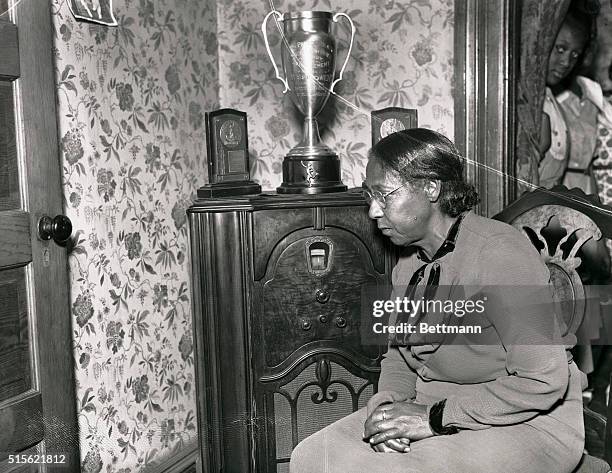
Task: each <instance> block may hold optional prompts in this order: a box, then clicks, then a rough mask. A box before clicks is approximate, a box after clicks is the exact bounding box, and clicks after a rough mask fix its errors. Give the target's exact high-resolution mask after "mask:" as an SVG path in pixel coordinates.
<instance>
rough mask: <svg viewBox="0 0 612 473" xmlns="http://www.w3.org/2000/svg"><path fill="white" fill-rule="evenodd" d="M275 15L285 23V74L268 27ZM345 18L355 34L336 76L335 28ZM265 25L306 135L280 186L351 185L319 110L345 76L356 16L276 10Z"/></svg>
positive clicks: (329, 188) (326, 188)
mask: <svg viewBox="0 0 612 473" xmlns="http://www.w3.org/2000/svg"><path fill="white" fill-rule="evenodd" d="M271 17H274V18H275V20H276V22H277V23H278V24H279V26H280V25H281V24H282V40H281V41H280V50H281V62H282V68H283V71H284V77H282V76H281V75H280V72H279V69H278V67H277V65H276V60H275V59H274V57H273V55H272V51H271V50H270V44H269V42H268V36H267V30H266V27H267V23H268V20H269V19H270V18H271ZM340 18H343V19H345V20H346V21H348V23H349V24H350V26H351V40H350V44H349V47H348V51H347V54H346V58H345V59H344V62H343V64H342V67H341V68H340V72H339V74H338V76H337V78H335V79H334V77H336V40H335V38H334V36H333V34H332V31H331V29H332V25H333V24H334V23H337V22H338V20H339V19H340ZM261 29H262V32H263V35H264V43H265V45H266V50H267V52H268V55H269V57H270V60H271V61H272V65H273V67H274V71H275V73H276V78H277V79H279V80H280V81H281V82H282V83H283V85H284V86H285V90H283V93H285V92H288V93H289V97H290V98H291V101H292V102H293V104H294V105H295V106H296V108H297V109H298V110H299V111H300V113H301V114H302V115H303V116H304V124H303V127H302V139H301V141H300V142H299V143H298V144H297V145H296V146H294V147H293V148H292V149H291V150H290V151H289V153H288V154H287V155H286V156H285V159H284V161H283V184H282V185H281V186H280V187H279V188H278V189H277V190H278V192H279V193H307V194H314V193H319V192H338V191H344V190H346V186H345V185H344V184H342V181H341V179H340V161H339V159H338V155H337V154H336V153H334V151H332V150H331V149H330V148H329V147H328V146H326V145H325V144H324V143H323V142H322V141H321V137H320V135H319V125H318V122H317V116H318V115H319V113H320V112H321V110H323V107H324V106H325V104H326V103H327V100H328V99H329V96H330V94H331V93H332V92H333V91H334V87H335V85H336V84H337V83H338V82H339V81H340V80H342V75H343V73H344V69H345V68H346V64H347V62H348V60H349V58H350V55H351V51H352V48H353V39H354V37H355V26H354V25H353V22H352V20H351V19H350V17H349V16H348V15H346V14H345V13H336V14H332V13H330V12H325V11H304V12H296V13H285V14H284V15H283V14H281V13H280V12H278V11H276V10H272V11H271V12H269V13H268V14H267V15H266V17H265V18H264V21H263V23H262V26H261ZM306 162H307V164H303V163H306Z"/></svg>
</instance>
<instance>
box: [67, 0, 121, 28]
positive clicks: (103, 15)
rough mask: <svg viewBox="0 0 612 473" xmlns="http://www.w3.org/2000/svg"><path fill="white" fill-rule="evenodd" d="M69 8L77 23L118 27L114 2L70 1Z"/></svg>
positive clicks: (99, 0)
mask: <svg viewBox="0 0 612 473" xmlns="http://www.w3.org/2000/svg"><path fill="white" fill-rule="evenodd" d="M68 7H69V8H70V12H71V13H72V15H73V16H74V18H75V19H76V20H77V21H89V22H92V23H98V24H100V25H106V26H117V25H118V23H117V20H116V19H115V15H114V14H113V0H68Z"/></svg>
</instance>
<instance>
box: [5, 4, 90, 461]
mask: <svg viewBox="0 0 612 473" xmlns="http://www.w3.org/2000/svg"><path fill="white" fill-rule="evenodd" d="M9 3H11V2H9ZM14 3H16V5H15V6H14V8H12V9H11V11H10V15H3V16H1V17H0V472H5V471H6V472H8V471H10V472H14V471H28V472H46V471H61V472H72V471H74V472H77V471H79V461H80V458H79V456H80V455H79V446H78V429H77V419H76V400H75V384H74V369H73V355H72V338H71V325H70V305H69V298H68V266H67V258H66V249H65V248H63V247H61V246H59V245H57V244H55V243H54V242H53V241H52V240H51V241H42V240H41V239H40V238H38V235H37V223H38V220H39V219H40V217H42V216H43V215H50V216H52V217H53V216H55V215H58V214H61V213H62V197H61V196H62V190H61V177H60V161H59V149H58V143H57V123H56V115H55V113H56V112H55V87H54V75H53V59H52V45H53V36H52V23H51V15H50V5H51V4H50V2H48V0H28V1H21V2H14ZM3 4H4V5H3ZM6 6H7V5H6V0H0V10H4V9H6ZM9 6H10V5H9ZM13 454H20V459H21V460H25V461H26V462H27V464H23V463H21V464H19V463H15V461H13V462H11V455H13ZM43 456H44V458H46V459H49V458H51V459H52V460H53V461H55V462H56V463H53V462H52V463H42V462H40V463H38V464H32V463H31V460H36V459H38V460H39V461H40V459H41V458H43ZM13 460H14V457H13Z"/></svg>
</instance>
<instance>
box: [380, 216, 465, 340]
mask: <svg viewBox="0 0 612 473" xmlns="http://www.w3.org/2000/svg"><path fill="white" fill-rule="evenodd" d="M464 216H465V214H460V215H459V217H458V218H457V220H455V222H454V223H453V225H452V226H451V227H450V229H449V230H448V233H447V234H446V238H445V239H444V242H443V243H442V245H440V247H439V248H438V250H437V251H436V253H435V254H434V255H433V257H432V258H431V259H429V258H428V257H427V255H426V254H425V252H424V251H422V250H421V249H420V248H419V249H418V250H417V257H418V259H419V260H421V261H424V262H425V264H424V265H422V266H421V267H420V268H419V269H417V270H416V271H415V272H414V274H413V275H412V277H411V278H410V282H409V283H408V287H407V288H406V293H405V294H404V299H408V300H413V299H414V298H415V294H416V290H417V287H418V285H419V283H420V282H421V281H422V280H423V278H424V277H425V273H426V272H427V267H428V266H429V265H431V270H430V271H429V277H428V278H427V282H426V283H425V290H424V292H423V300H424V301H428V300H431V299H433V297H434V296H435V294H436V290H437V288H438V285H439V283H440V263H438V261H437V260H439V259H440V258H442V257H443V256H446V255H447V254H449V253H452V252H453V250H454V249H455V242H456V240H457V234H458V233H459V227H460V226H461V221H462V220H463V217H464ZM425 315H427V311H426V310H425V309H424V308H423V309H421V311H420V313H419V315H418V316H416V317H413V319H414V321H411V320H410V318H411V317H410V315H409V314H408V313H407V312H399V313H398V314H397V321H396V325H398V326H399V325H400V324H404V323H406V324H411V325H415V326H416V325H418V323H419V322H420V321H421V320H422V319H423V317H424V316H425ZM410 338H412V340H414V341H416V339H417V338H418V337H411V334H409V333H396V334H393V335H391V337H390V341H391V344H392V345H400V346H404V345H408V344H410V345H414V344H416V343H413V341H409V339H410Z"/></svg>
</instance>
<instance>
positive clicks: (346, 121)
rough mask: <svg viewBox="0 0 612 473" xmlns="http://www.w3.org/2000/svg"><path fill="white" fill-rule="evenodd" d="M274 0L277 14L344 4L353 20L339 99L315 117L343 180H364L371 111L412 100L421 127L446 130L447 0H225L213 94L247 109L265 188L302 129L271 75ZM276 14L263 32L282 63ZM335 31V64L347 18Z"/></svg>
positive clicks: (255, 163) (449, 124) (450, 117)
mask: <svg viewBox="0 0 612 473" xmlns="http://www.w3.org/2000/svg"><path fill="white" fill-rule="evenodd" d="M271 5H273V6H274V8H275V9H276V10H278V11H279V12H281V13H285V12H288V11H303V10H327V11H331V12H334V13H335V12H345V13H347V14H348V15H349V16H350V17H351V19H352V20H353V22H354V24H355V28H356V34H355V44H354V46H353V51H352V53H351V58H350V60H349V62H348V64H347V67H346V71H345V73H344V79H343V80H342V81H341V82H339V83H338V85H337V90H336V92H337V93H338V95H339V96H340V98H335V97H333V96H332V98H331V99H330V100H329V102H328V104H327V106H326V108H325V109H324V110H323V112H322V113H321V116H320V120H319V122H320V125H321V128H322V129H321V134H322V138H323V141H324V142H325V144H327V145H328V146H330V147H331V148H332V149H334V151H335V152H336V153H338V155H339V156H340V160H341V163H342V179H343V182H344V183H345V184H347V185H349V186H358V185H361V182H362V181H363V175H364V173H365V160H366V155H367V151H368V149H369V147H370V146H371V135H370V133H371V130H370V112H371V111H372V110H376V109H380V108H386V107H392V106H395V107H406V108H416V109H418V113H419V125H420V126H423V127H427V128H432V129H435V130H438V131H440V132H442V133H445V134H446V135H447V136H449V137H450V138H453V129H454V109H453V97H452V85H451V84H452V78H453V19H454V0H384V1H378V0H353V1H351V2H347V1H342V0H296V1H294V0H291V1H287V0H274V1H268V0H223V1H221V2H218V13H217V16H218V41H219V51H220V54H219V77H220V81H219V83H220V87H219V96H220V101H221V104H222V105H223V106H226V107H232V108H237V109H240V110H243V111H245V112H247V116H248V120H249V148H250V153H251V165H252V175H253V176H254V178H255V179H256V180H258V181H259V182H260V183H261V184H262V186H263V187H264V189H274V188H276V187H277V186H278V185H279V184H280V182H281V164H282V158H283V156H284V155H285V154H286V153H287V151H288V150H289V149H291V148H292V147H293V146H295V145H296V144H297V143H298V141H299V139H300V135H301V122H300V121H299V120H298V119H297V118H296V113H295V109H294V106H293V105H292V103H291V101H290V99H289V97H288V96H287V95H283V93H282V91H283V88H284V87H283V85H282V83H281V82H280V81H279V80H277V79H275V75H274V71H273V68H272V64H271V62H270V59H269V58H268V55H267V53H266V48H265V45H264V40H263V35H262V32H261V23H262V20H263V19H264V16H265V15H266V13H267V12H268V11H270V9H271ZM342 22H343V20H341V21H340V22H339V23H340V24H342ZM273 23H274V22H273V21H269V27H268V34H269V38H270V46H271V49H272V51H273V54H274V55H275V57H276V61H277V64H279V65H280V48H279V34H278V32H277V31H276V28H275V27H274V26H273ZM345 24H346V23H345ZM335 37H336V41H337V42H338V45H339V52H338V56H339V57H338V60H337V64H338V65H337V70H339V68H340V65H341V63H342V61H343V60H344V57H345V54H346V50H347V46H348V42H349V39H350V30H349V28H348V26H346V27H344V26H342V27H336V29H335ZM281 74H282V73H281ZM324 125H326V129H323V126H324Z"/></svg>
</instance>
